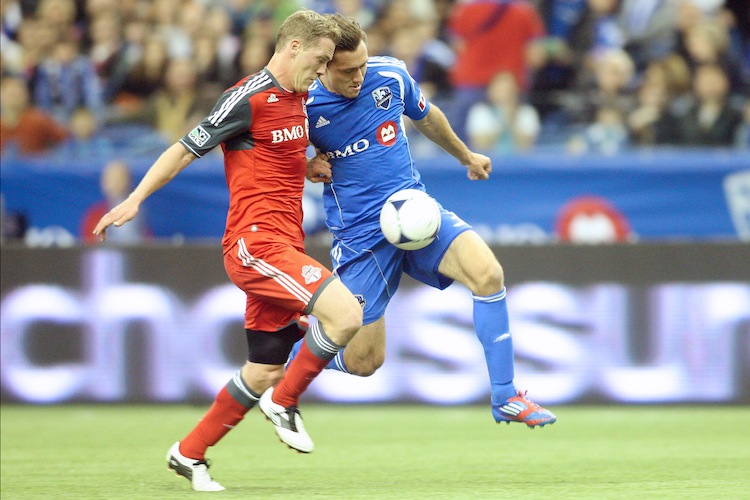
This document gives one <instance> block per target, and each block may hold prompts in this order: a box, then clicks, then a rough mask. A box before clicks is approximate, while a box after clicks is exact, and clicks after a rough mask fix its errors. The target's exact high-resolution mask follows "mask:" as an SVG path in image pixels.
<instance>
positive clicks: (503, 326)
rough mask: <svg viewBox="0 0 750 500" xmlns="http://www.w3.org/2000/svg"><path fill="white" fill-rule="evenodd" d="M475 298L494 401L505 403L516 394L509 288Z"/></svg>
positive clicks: (477, 321)
mask: <svg viewBox="0 0 750 500" xmlns="http://www.w3.org/2000/svg"><path fill="white" fill-rule="evenodd" d="M472 298H473V299H474V329H475V331H476V333H477V337H478V338H479V341H480V342H481V343H482V347H484V357H485V359H486V360H487V370H488V371H489V374H490V385H491V388H492V404H493V405H498V404H502V403H503V402H504V401H505V400H506V399H508V398H510V397H513V396H515V395H516V388H515V386H514V385H513V376H514V371H513V338H512V337H511V334H510V325H509V321H508V305H507V304H506V303H505V288H503V289H502V290H500V292H498V293H496V294H495V295H490V296H489V297H479V296H477V295H472Z"/></svg>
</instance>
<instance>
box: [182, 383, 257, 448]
mask: <svg viewBox="0 0 750 500" xmlns="http://www.w3.org/2000/svg"><path fill="white" fill-rule="evenodd" d="M248 410H249V408H246V407H244V406H243V405H242V404H240V403H239V402H237V400H236V399H234V398H233V397H232V396H231V395H230V394H229V391H227V388H226V386H225V387H223V388H222V389H221V391H219V394H218V395H217V396H216V399H215V400H214V402H213V404H212V405H211V407H210V408H209V409H208V411H207V412H206V414H205V415H203V418H202V419H201V420H200V421H199V422H198V425H196V426H195V428H194V429H193V430H192V431H190V434H188V435H187V436H185V439H183V440H182V441H180V453H182V454H183V455H184V456H186V457H188V458H195V459H196V460H203V459H205V458H206V449H207V448H208V447H209V446H213V445H215V444H216V443H218V442H219V440H220V439H221V438H223V437H224V435H225V434H226V433H227V432H229V431H230V430H232V428H233V427H234V426H235V425H237V424H238V423H239V422H240V420H242V419H243V418H244V417H245V413H247V412H248Z"/></svg>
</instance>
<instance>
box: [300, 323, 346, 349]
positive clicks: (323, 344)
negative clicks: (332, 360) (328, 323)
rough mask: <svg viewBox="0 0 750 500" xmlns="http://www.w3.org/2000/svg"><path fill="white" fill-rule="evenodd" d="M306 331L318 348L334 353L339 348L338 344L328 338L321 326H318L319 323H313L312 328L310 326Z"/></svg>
mask: <svg viewBox="0 0 750 500" xmlns="http://www.w3.org/2000/svg"><path fill="white" fill-rule="evenodd" d="M308 333H309V334H310V335H312V338H311V340H312V341H313V343H314V344H315V346H317V347H318V348H319V349H321V350H323V351H325V352H327V353H329V354H334V355H335V354H336V353H337V352H339V351H340V350H341V346H340V345H338V344H336V343H334V342H333V341H332V340H331V339H329V338H328V336H327V335H326V334H325V332H324V331H323V327H322V326H320V323H315V324H314V325H313V326H312V328H310V331H309V332H308ZM308 347H309V345H308Z"/></svg>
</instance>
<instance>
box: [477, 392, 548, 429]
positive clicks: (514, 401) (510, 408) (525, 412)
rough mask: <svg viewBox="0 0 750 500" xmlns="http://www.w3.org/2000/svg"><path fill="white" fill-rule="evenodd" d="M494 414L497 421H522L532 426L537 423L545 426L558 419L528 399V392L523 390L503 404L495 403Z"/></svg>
mask: <svg viewBox="0 0 750 500" xmlns="http://www.w3.org/2000/svg"><path fill="white" fill-rule="evenodd" d="M492 416H493V417H495V421H497V423H500V422H507V423H511V422H522V423H524V424H526V425H528V426H529V427H531V428H533V427H536V426H537V425H538V426H539V427H544V426H545V425H547V424H554V423H555V422H556V421H557V417H556V416H555V414H554V413H552V412H551V411H549V410H546V409H544V408H542V407H541V406H539V405H538V404H536V403H534V402H533V401H531V400H530V399H526V392H521V391H518V395H517V396H513V397H512V398H508V399H506V400H505V402H504V403H503V404H501V405H493V406H492Z"/></svg>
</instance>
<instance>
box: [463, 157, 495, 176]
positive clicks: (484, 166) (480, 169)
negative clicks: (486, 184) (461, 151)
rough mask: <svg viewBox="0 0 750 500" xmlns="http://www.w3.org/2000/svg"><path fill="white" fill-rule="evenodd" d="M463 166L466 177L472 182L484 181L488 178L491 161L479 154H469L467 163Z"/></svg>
mask: <svg viewBox="0 0 750 500" xmlns="http://www.w3.org/2000/svg"><path fill="white" fill-rule="evenodd" d="M464 165H465V166H466V168H467V172H466V175H467V176H468V177H469V179H471V180H472V181H485V180H487V179H489V178H490V173H491V172H492V160H490V159H489V157H487V156H485V155H482V154H479V153H471V157H470V160H469V162H468V163H465V164H464Z"/></svg>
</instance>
